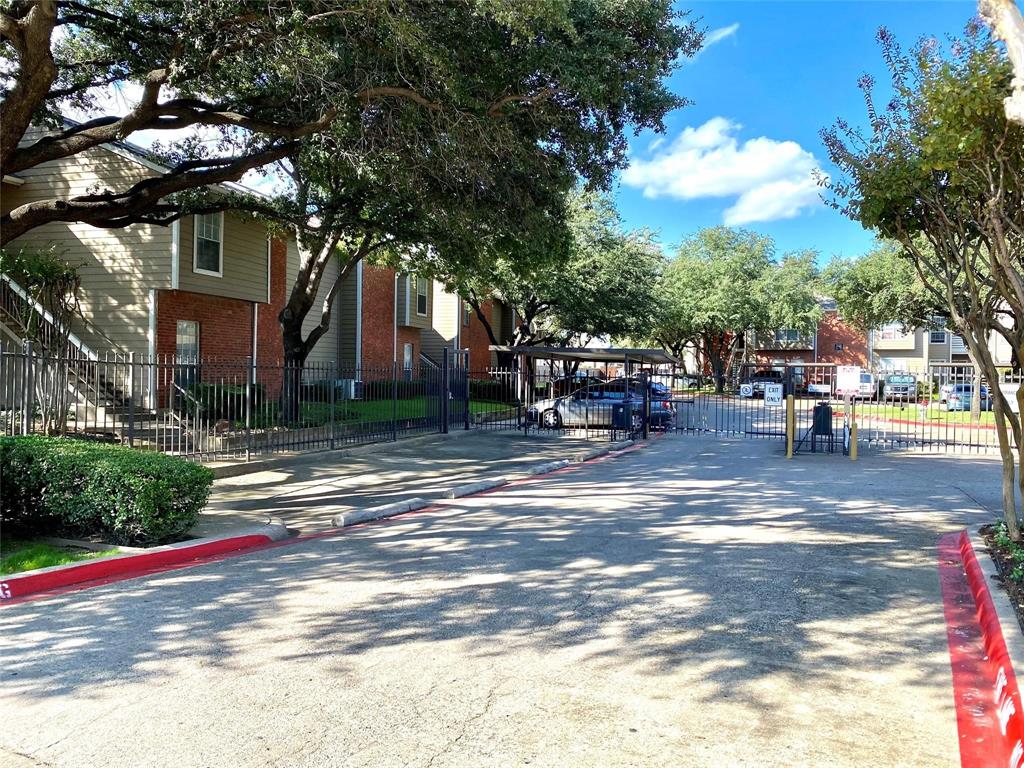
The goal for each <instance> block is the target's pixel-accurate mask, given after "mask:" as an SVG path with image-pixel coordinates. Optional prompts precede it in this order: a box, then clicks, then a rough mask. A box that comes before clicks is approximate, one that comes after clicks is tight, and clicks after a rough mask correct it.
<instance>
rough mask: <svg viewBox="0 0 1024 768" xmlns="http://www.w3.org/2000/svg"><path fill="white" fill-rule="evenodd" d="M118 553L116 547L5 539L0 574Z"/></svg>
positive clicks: (0, 556) (2, 546) (0, 551)
mask: <svg viewBox="0 0 1024 768" xmlns="http://www.w3.org/2000/svg"><path fill="white" fill-rule="evenodd" d="M117 553H118V550H116V549H107V550H104V551H102V552H93V551H91V550H87V549H78V548H76V547H55V546H53V545H51V544H44V543H42V542H40V541H13V540H12V541H4V542H3V543H2V545H0V575H7V574H10V573H20V572H21V571H31V570H34V569H36V568H49V567H50V566H52V565H66V564H68V563H77V562H78V561H79V560H93V559H95V558H97V557H107V556H109V555H116V554H117Z"/></svg>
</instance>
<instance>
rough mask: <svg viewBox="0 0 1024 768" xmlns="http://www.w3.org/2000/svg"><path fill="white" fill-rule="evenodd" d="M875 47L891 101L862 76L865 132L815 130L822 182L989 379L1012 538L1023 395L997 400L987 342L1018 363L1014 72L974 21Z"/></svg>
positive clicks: (1023, 260)
mask: <svg viewBox="0 0 1024 768" xmlns="http://www.w3.org/2000/svg"><path fill="white" fill-rule="evenodd" d="M879 41H880V43H881V45H882V50H883V55H884V58H885V60H886V62H887V64H888V66H889V69H890V74H891V80H892V88H893V91H894V93H895V96H894V97H893V98H890V99H888V100H887V103H886V106H885V107H884V108H881V109H880V108H878V107H877V106H876V100H875V97H874V87H875V84H874V82H873V80H871V78H868V77H865V78H863V79H862V80H861V83H860V85H861V88H862V90H863V91H864V94H865V99H866V104H867V110H868V119H869V129H868V130H867V131H862V130H860V129H858V128H856V127H854V126H852V125H850V124H849V123H847V122H846V121H837V123H836V124H835V125H834V126H833V127H832V128H831V129H828V130H825V131H823V132H822V136H823V139H824V141H825V144H826V146H827V147H828V150H829V155H830V156H831V158H832V161H833V162H834V163H835V164H836V165H837V166H838V167H839V169H840V172H841V175H840V176H839V177H837V178H835V179H833V180H831V181H830V182H829V186H830V188H831V191H832V193H833V195H834V196H833V198H832V202H833V205H835V206H836V207H837V208H840V209H841V210H843V211H844V212H845V213H846V214H847V215H849V216H850V217H851V218H853V219H855V220H857V221H859V222H861V224H863V225H864V226H865V227H868V228H871V229H875V230H877V231H878V233H879V234H880V235H882V236H883V237H886V238H888V239H891V240H892V241H894V242H896V243H898V244H899V246H900V251H899V254H900V256H901V258H904V259H906V260H907V263H908V264H910V265H911V267H912V268H913V269H914V271H915V273H916V274H917V276H918V278H919V280H920V284H921V285H922V286H924V287H925V288H926V289H927V291H928V294H929V300H930V301H932V302H934V303H935V304H936V305H938V306H941V307H942V308H943V310H944V314H945V315H946V316H947V317H948V318H949V320H950V324H951V326H952V327H953V329H954V330H955V331H956V332H957V333H959V334H960V336H962V337H963V339H964V341H965V342H966V344H967V347H968V349H969V350H970V355H971V359H972V360H973V361H974V362H975V363H976V364H977V365H979V366H980V367H981V369H982V371H983V372H984V375H985V376H986V378H987V379H988V382H989V385H990V387H991V391H992V394H993V399H994V405H995V419H996V435H997V439H998V441H999V450H1000V455H1001V457H1002V462H1003V488H1002V490H1003V517H1004V520H1005V522H1006V525H1007V528H1008V531H1009V534H1010V536H1011V537H1012V538H1014V539H1019V538H1020V511H1019V507H1018V498H1017V496H1018V494H1019V493H1024V485H1020V486H1018V487H1017V488H1016V490H1015V476H1016V480H1017V482H1018V483H1024V472H1021V469H1022V468H1024V445H1022V439H1021V438H1022V436H1024V435H1022V431H1021V426H1022V425H1021V416H1020V412H1021V410H1022V408H1021V406H1022V405H1024V391H1020V390H1019V389H1018V391H1017V392H1016V394H1015V396H1014V395H1009V394H1007V393H1005V392H1004V390H1003V387H1002V386H1001V385H1000V384H1001V380H1000V378H1001V377H1000V370H999V368H998V366H997V361H996V359H995V357H994V354H993V347H992V344H991V339H992V337H993V336H994V335H995V336H1000V337H1002V338H1003V339H1005V340H1006V342H1007V343H1008V344H1009V346H1010V348H1011V349H1012V350H1013V351H1014V353H1015V355H1016V358H1017V359H1018V360H1020V359H1022V358H1021V354H1022V353H1024V324H1022V320H1024V126H1020V125H1017V124H1015V123H1013V122H1011V121H1009V120H1008V119H1007V116H1006V111H1005V109H1004V104H1003V101H1004V99H1005V97H1006V96H1007V94H1008V93H1010V92H1011V89H1012V83H1013V71H1012V67H1011V64H1010V62H1009V61H1008V59H1007V57H1006V55H1005V53H1004V52H1003V51H1002V50H1000V49H999V47H998V46H997V45H996V44H995V43H994V42H993V41H992V40H991V39H990V38H989V37H988V36H987V35H986V34H985V32H984V27H983V26H982V25H980V24H979V23H976V22H972V23H970V24H969V25H968V27H967V30H966V33H965V35H964V37H963V38H961V39H958V40H954V41H952V42H951V43H950V45H949V46H948V47H946V48H944V47H942V46H940V45H939V44H938V43H937V42H936V41H934V40H925V41H923V42H921V43H919V44H918V45H917V46H916V47H915V48H913V49H912V50H911V51H910V52H909V53H905V52H904V51H903V50H902V49H901V47H900V46H899V45H898V44H897V42H896V41H895V39H894V38H893V36H892V35H891V34H890V33H889V32H888V31H887V30H885V29H882V30H880V32H879ZM1011 399H1012V400H1013V401H1014V402H1011ZM1015 452H1016V455H1015Z"/></svg>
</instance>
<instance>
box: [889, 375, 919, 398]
mask: <svg viewBox="0 0 1024 768" xmlns="http://www.w3.org/2000/svg"><path fill="white" fill-rule="evenodd" d="M881 395H882V399H884V400H904V401H908V402H909V401H913V400H916V399H917V377H916V376H914V375H913V374H911V373H890V374H887V375H886V377H885V379H884V380H883V382H882V391H881Z"/></svg>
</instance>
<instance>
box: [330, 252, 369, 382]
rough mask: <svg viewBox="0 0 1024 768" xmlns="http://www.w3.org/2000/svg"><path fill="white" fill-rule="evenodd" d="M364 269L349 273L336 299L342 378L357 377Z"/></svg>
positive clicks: (335, 311)
mask: <svg viewBox="0 0 1024 768" xmlns="http://www.w3.org/2000/svg"><path fill="white" fill-rule="evenodd" d="M362 274H363V273H362V270H361V269H359V268H358V267H357V268H356V269H353V270H352V271H351V272H349V273H348V276H347V277H346V278H345V281H344V282H343V283H342V285H341V292H340V293H339V294H338V297H337V298H336V299H335V300H334V314H335V318H336V319H337V322H338V353H339V355H340V358H339V365H340V366H341V367H342V369H344V370H343V371H342V374H343V375H342V378H355V370H354V369H355V367H356V349H357V346H358V342H357V340H356V337H357V334H358V333H359V323H358V322H357V319H356V317H357V312H358V309H359V307H358V289H359V280H360V279H361V278H360V276H361V275H362Z"/></svg>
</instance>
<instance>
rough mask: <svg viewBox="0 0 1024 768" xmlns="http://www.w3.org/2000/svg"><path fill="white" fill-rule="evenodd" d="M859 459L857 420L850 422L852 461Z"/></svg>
mask: <svg viewBox="0 0 1024 768" xmlns="http://www.w3.org/2000/svg"><path fill="white" fill-rule="evenodd" d="M856 460H857V422H856V421H855V422H853V423H852V424H850V461H856Z"/></svg>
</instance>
